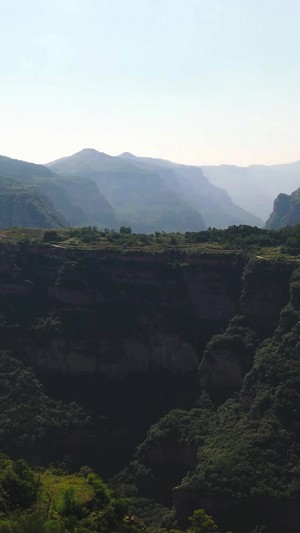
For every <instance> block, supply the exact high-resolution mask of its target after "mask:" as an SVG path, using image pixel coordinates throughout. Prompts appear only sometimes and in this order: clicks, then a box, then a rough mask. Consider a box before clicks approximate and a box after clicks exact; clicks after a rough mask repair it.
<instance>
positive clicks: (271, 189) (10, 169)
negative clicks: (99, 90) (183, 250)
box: [0, 148, 300, 233]
mask: <svg viewBox="0 0 300 533" xmlns="http://www.w3.org/2000/svg"><path fill="white" fill-rule="evenodd" d="M299 184H300V162H296V163H290V164H287V165H275V166H270V167H265V166H259V165H255V166H251V167H247V168H244V167H235V166H228V165H221V166H219V167H216V166H215V167H213V166H203V167H199V166H190V165H182V164H178V163H173V162H171V161H166V160H163V159H153V158H148V157H137V156H135V155H133V154H130V153H128V152H125V153H123V154H121V155H119V156H116V157H113V156H110V155H107V154H105V153H102V152H98V151H97V150H94V149H89V148H88V149H84V150H82V151H80V152H78V153H76V154H74V155H71V156H69V157H64V158H62V159H58V160H57V161H53V162H50V163H47V164H46V165H36V164H34V163H28V162H25V161H18V160H15V159H10V158H8V157H4V156H0V205H1V212H0V227H8V226H12V225H16V226H24V227H41V228H48V227H49V228H53V227H66V226H85V225H92V226H94V225H95V226H97V227H98V228H100V229H104V228H105V227H108V228H116V229H117V228H118V227H120V226H122V225H125V226H130V227H131V228H132V230H133V231H134V232H141V233H152V232H154V231H156V230H157V231H165V232H185V231H200V230H202V229H205V228H207V227H209V226H211V227H216V228H221V229H222V228H226V227H228V226H230V225H240V224H247V225H251V226H258V227H262V226H263V224H264V222H263V221H264V220H266V219H267V217H268V216H269V215H270V212H271V210H272V204H273V200H274V198H275V197H276V196H277V195H278V193H280V192H282V190H283V189H284V188H285V190H286V192H289V193H290V192H292V191H293V190H294V189H295V188H296V187H297V186H298V185H299ZM269 227H273V226H272V225H271V226H269Z"/></svg>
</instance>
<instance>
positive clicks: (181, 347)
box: [0, 246, 292, 379]
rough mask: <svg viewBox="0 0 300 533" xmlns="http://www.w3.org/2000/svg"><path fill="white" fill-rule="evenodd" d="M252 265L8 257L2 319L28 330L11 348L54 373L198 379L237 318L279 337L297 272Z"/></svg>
mask: <svg viewBox="0 0 300 533" xmlns="http://www.w3.org/2000/svg"><path fill="white" fill-rule="evenodd" d="M246 264H247V260H246V259H245V258H244V257H243V256H242V255H235V254H230V253H228V254H220V255H219V256H218V255H216V256H215V257H214V256H213V255H210V256H209V255H206V256H205V255H204V256H199V257H197V258H187V259H184V260H182V259H180V258H179V257H177V256H176V253H175V254H174V253H173V254H167V255H164V254H158V255H156V256H155V255H153V256H152V255H135V254H124V255H122V254H117V253H116V254H115V255H114V254H113V253H111V252H109V253H105V252H100V251H99V252H96V251H95V252H92V251H83V250H82V251H74V250H66V249H63V248H60V247H58V246H56V247H54V246H52V247H51V246H49V247H21V246H19V247H18V246H15V247H13V246H11V247H10V248H9V249H8V248H3V249H2V253H1V256H0V293H1V298H0V313H2V315H3V316H4V317H5V320H7V321H8V323H9V324H11V323H17V324H18V325H19V326H20V327H21V328H22V336H19V338H18V339H15V338H14V335H12V338H11V339H9V333H7V335H6V341H5V346H3V347H4V348H5V347H8V345H9V344H10V345H11V346H14V347H15V348H17V349H18V350H20V353H22V356H23V357H24V358H26V359H27V360H28V361H29V362H30V364H31V365H33V366H34V368H36V369H37V370H38V371H39V372H42V373H46V374H49V373H53V374H54V373H56V374H57V373H59V374H66V375H77V376H80V375H92V376H95V375H105V376H108V377H111V378H113V379H121V378H123V377H125V376H128V375H131V374H136V373H148V372H149V371H151V370H158V371H166V372H168V373H171V374H174V375H187V374H191V373H194V372H196V371H197V368H198V366H199V363H200V361H201V359H202V355H203V349H204V347H205V345H206V343H207V342H208V340H209V338H210V337H211V335H212V334H213V333H216V332H218V331H219V330H220V328H221V327H226V326H227V324H228V322H229V320H230V319H231V318H232V317H233V316H235V315H237V314H244V315H245V316H247V317H249V320H250V321H252V322H253V324H254V325H255V324H256V325H257V327H258V328H259V327H261V325H262V321H263V329H264V330H265V331H272V328H273V327H274V324H275V323H276V319H277V318H278V315H279V312H280V309H281V308H282V306H283V305H284V303H285V302H286V301H287V298H288V279H289V276H290V272H291V269H292V266H291V265H290V264H288V263H286V264H284V263H278V264H276V263H274V264H272V263H268V262H266V261H261V262H259V261H257V262H255V263H254V264H253V265H248V267H247V268H245V267H246ZM8 302H9V303H8ZM53 317H55V320H54V318H53ZM53 324H54V326H53ZM2 345H3V343H2ZM230 364H232V361H231V363H230Z"/></svg>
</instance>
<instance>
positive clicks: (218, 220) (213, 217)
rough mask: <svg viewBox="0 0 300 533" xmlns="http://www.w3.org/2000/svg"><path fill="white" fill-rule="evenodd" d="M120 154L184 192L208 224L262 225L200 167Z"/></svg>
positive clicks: (176, 189)
mask: <svg viewBox="0 0 300 533" xmlns="http://www.w3.org/2000/svg"><path fill="white" fill-rule="evenodd" d="M119 157H120V158H122V159H126V160H130V161H134V162H135V164H139V165H140V166H142V167H146V168H151V169H153V170H154V171H155V172H157V173H158V174H159V175H160V177H161V178H162V179H163V180H164V181H165V183H166V184H167V185H168V186H169V187H170V188H172V190H174V191H176V192H177V193H178V194H180V195H182V196H183V198H184V199H185V200H186V201H187V202H188V203H189V204H190V205H191V206H193V207H194V208H195V209H198V210H199V211H200V212H201V214H202V216H203V218H204V220H205V222H206V224H207V226H213V227H217V228H227V227H228V226H230V225H234V224H235V225H239V224H248V225H251V226H262V220H261V219H260V218H259V217H257V216H254V215H253V214H251V213H249V212H247V211H245V209H242V208H241V207H239V206H238V205H235V204H234V203H233V201H232V200H231V198H230V197H229V196H228V193H227V192H226V191H225V190H224V189H223V188H220V187H216V186H215V185H213V184H212V183H211V182H210V181H209V179H208V178H207V177H205V175H204V174H203V172H202V169H201V168H200V167H196V166H188V165H180V164H177V163H172V162H171V161H164V160H162V159H151V158H147V157H135V156H133V155H132V154H128V153H124V154H121V156H119Z"/></svg>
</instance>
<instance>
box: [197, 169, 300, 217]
mask: <svg viewBox="0 0 300 533" xmlns="http://www.w3.org/2000/svg"><path fill="white" fill-rule="evenodd" d="M201 168H202V171H203V173H204V175H205V176H207V178H208V179H209V180H210V181H211V182H212V183H213V184H214V185H216V186H218V187H223V188H224V189H226V190H227V192H228V194H229V195H230V197H231V198H232V200H233V202H235V203H237V204H238V205H240V206H241V207H243V208H244V209H247V210H248V211H250V212H251V213H253V214H254V215H256V216H258V217H260V218H262V219H263V220H266V219H267V218H268V217H269V215H270V213H271V211H272V208H273V202H274V199H275V198H276V196H277V195H278V194H279V193H285V194H291V193H292V192H293V191H294V190H295V189H298V187H299V186H300V161H295V162H293V163H286V164H283V165H270V166H266V165H251V166H249V167H238V166H234V165H221V166H203V167H201Z"/></svg>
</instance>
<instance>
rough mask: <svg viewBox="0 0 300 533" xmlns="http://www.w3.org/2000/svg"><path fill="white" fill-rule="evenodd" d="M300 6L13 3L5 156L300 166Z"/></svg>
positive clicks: (1, 129)
mask: <svg viewBox="0 0 300 533" xmlns="http://www.w3.org/2000/svg"><path fill="white" fill-rule="evenodd" d="M299 23H300V2H299V0H284V1H283V0H26V1H24V0H0V44H1V47H0V57H1V70H0V72H1V75H0V81H1V83H0V95H1V98H0V154H1V155H6V156H9V157H12V158H17V159H23V160H26V161H32V162H35V163H46V162H49V161H52V160H55V159H58V158H60V157H64V156H67V155H71V154H72V153H75V152H77V151H79V150H81V149H83V148H95V149H96V150H99V151H102V152H106V153H108V154H110V155H118V154H120V153H122V152H124V151H128V152H132V153H134V154H135V155H140V156H149V157H160V158H164V159H170V160H172V161H177V162H180V163H186V164H195V165H205V164H206V165H208V164H210V165H218V164H222V163H226V164H235V165H243V166H247V165H250V164H276V163H285V162H290V161H295V160H299V159H300V142H299V141H300V60H299V58H300V54H299V52H300V32H299Z"/></svg>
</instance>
